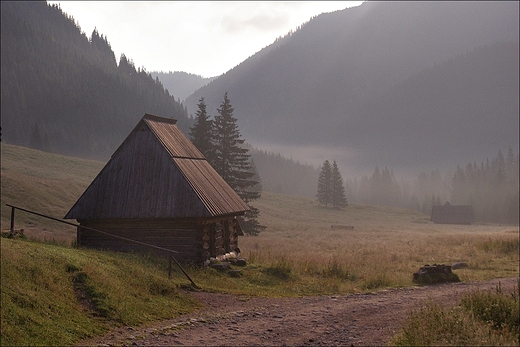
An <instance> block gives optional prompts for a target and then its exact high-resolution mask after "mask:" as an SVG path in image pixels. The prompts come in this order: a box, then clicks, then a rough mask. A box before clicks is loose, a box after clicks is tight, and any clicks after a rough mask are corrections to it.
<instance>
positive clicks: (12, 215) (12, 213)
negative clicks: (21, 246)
mask: <svg viewBox="0 0 520 347" xmlns="http://www.w3.org/2000/svg"><path fill="white" fill-rule="evenodd" d="M13 235H14V207H13V206H11V236H13Z"/></svg>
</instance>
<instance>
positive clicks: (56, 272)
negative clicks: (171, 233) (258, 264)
mask: <svg viewBox="0 0 520 347" xmlns="http://www.w3.org/2000/svg"><path fill="white" fill-rule="evenodd" d="M1 266H2V297H1V307H2V313H1V345H3V346H11V345H71V344H76V343H78V342H79V341H80V340H81V339H83V338H87V337H91V336H94V335H98V334H102V333H104V332H107V331H108V329H110V328H112V327H115V326H122V325H129V326H132V325H140V324H144V323H148V322H152V321H156V320H161V319H166V318H171V317H173V316H176V315H179V314H181V313H185V312H188V311H192V310H194V309H196V308H197V307H198V304H197V303H196V302H195V301H193V300H192V299H190V298H189V297H187V296H185V295H182V294H181V293H180V291H179V284H178V283H176V282H174V281H172V280H169V279H168V276H167V268H166V263H165V262H159V261H158V260H156V259H154V258H146V257H143V256H136V255H131V254H116V253H109V252H100V251H93V250H85V249H74V248H70V247H64V246H60V245H55V244H45V243H39V242H33V241H28V240H17V239H9V238H2V239H1Z"/></svg>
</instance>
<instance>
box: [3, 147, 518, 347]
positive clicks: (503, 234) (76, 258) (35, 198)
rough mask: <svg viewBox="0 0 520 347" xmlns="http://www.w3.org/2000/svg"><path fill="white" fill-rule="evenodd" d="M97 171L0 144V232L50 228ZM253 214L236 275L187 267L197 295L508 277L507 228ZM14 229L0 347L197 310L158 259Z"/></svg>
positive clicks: (180, 281) (305, 207)
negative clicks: (425, 278)
mask: <svg viewBox="0 0 520 347" xmlns="http://www.w3.org/2000/svg"><path fill="white" fill-rule="evenodd" d="M103 165H104V163H102V162H98V161H89V160H83V159H78V158H71V157H65V156H60V155H53V154H49V153H44V152H40V151H37V150H32V149H27V148H22V147H17V146H12V145H8V144H5V143H2V144H1V178H2V179H1V205H2V206H1V213H2V215H1V227H2V230H5V229H8V228H9V225H10V208H9V207H7V206H6V205H5V204H6V203H9V204H13V205H16V206H19V207H22V208H26V209H29V210H33V211H36V212H39V213H43V214H47V215H50V216H53V217H56V218H62V217H63V216H64V215H65V214H66V213H67V211H68V210H69V209H70V208H71V207H72V205H73V204H74V203H75V201H76V200H77V199H78V198H79V196H80V195H81V194H82V193H83V191H84V190H85V189H86V188H87V186H88V185H89V184H90V182H91V181H92V180H93V179H94V177H95V176H96V175H97V173H98V172H99V171H100V170H101V168H102V167H103ZM347 198H348V197H347ZM253 204H254V205H255V206H256V207H258V208H259V209H260V216H259V222H260V223H261V224H262V225H265V226H266V229H265V230H264V231H262V232H261V233H260V235H259V236H254V237H253V236H249V237H241V238H240V239H239V247H240V249H241V251H242V256H243V257H245V258H246V259H247V266H246V267H242V268H239V269H240V270H242V272H241V275H239V276H230V274H228V273H225V272H218V271H216V270H214V269H211V268H206V269H203V268H198V267H193V266H187V267H186V270H187V272H188V273H189V275H190V276H191V277H192V278H193V280H194V281H195V283H196V284H197V285H198V286H199V287H201V288H203V289H204V290H207V291H215V292H226V293H232V294H237V295H241V296H243V297H245V298H247V297H248V296H273V297H280V296H287V297H290V296H293V297H294V296H305V295H325V294H347V293H356V292H364V291H373V290H378V289H382V288H387V287H403V286H412V285H415V284H414V283H412V274H413V272H415V271H417V270H418V269H419V268H420V267H421V266H423V265H425V264H433V263H438V264H452V263H454V262H466V263H467V264H468V267H467V268H464V269H459V270H454V272H455V273H456V274H457V275H458V276H459V278H460V279H461V281H479V280H487V279H492V278H500V277H515V276H516V277H518V276H519V228H518V226H508V225H496V224H475V225H464V226H462V225H438V224H433V223H432V222H431V221H430V217H429V216H427V215H424V214H421V213H419V212H417V211H411V210H405V209H397V208H390V207H376V206H368V205H349V206H347V207H346V208H344V209H341V210H335V209H331V208H325V207H323V206H321V205H319V204H318V203H317V202H316V201H315V200H314V199H310V198H302V197H292V196H285V195H280V194H274V193H269V192H264V193H263V194H262V197H261V199H259V200H257V201H255V202H254V203H253ZM15 220H16V224H15V228H17V229H22V228H23V229H24V234H25V235H26V239H8V238H1V239H0V240H1V246H2V252H1V255H2V264H1V265H2V267H1V270H2V316H1V320H2V321H1V322H2V324H1V327H2V334H1V335H2V345H4V344H5V345H27V344H46V345H53V344H57V342H56V341H66V342H67V343H66V344H74V343H77V342H78V341H80V340H79V339H81V338H84V337H86V336H92V335H94V334H99V333H102V332H104V331H107V329H109V327H112V326H117V325H121V324H144V323H146V322H151V321H154V320H158V319H162V318H164V317H165V315H171V316H173V315H175V314H180V313H183V312H186V311H190V310H194V309H196V307H197V304H196V303H193V302H190V301H189V300H188V299H187V298H185V297H183V296H182V295H181V292H180V291H179V288H180V287H183V286H186V285H187V284H189V281H188V280H187V279H186V278H185V277H184V276H183V274H182V273H181V272H180V270H178V269H174V272H173V276H172V278H171V279H168V277H167V273H168V272H167V271H168V264H167V261H166V259H154V258H150V257H142V256H137V255H128V254H118V253H111V252H100V251H94V250H86V249H77V248H72V247H71V245H72V244H73V243H74V240H75V236H76V235H75V228H74V227H72V226H68V225H64V224H61V223H58V222H55V221H51V220H47V219H43V218H41V217H37V216H33V215H30V214H27V213H25V212H22V211H17V212H16V216H15ZM41 241H44V242H41ZM123 269H125V270H123ZM237 269H238V268H237ZM130 287H131V290H130V289H129V288H130ZM78 291H79V292H78ZM78 293H79V294H81V293H84V295H83V296H84V297H86V302H87V304H88V305H87V306H88V307H87V309H85V305H84V304H85V302H83V305H82V303H81V298H80V299H78ZM50 297H52V300H50V299H49V298H50ZM78 300H79V301H78ZM159 308H165V310H162V309H159ZM135 310H139V312H140V317H143V318H142V319H141V320H139V321H132V318H131V317H133V315H134V313H135ZM50 326H59V327H61V329H58V330H57V331H54V330H52V329H50ZM27 332H28V333H27ZM404 344H406V343H404Z"/></svg>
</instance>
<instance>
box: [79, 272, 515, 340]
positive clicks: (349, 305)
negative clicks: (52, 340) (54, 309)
mask: <svg viewBox="0 0 520 347" xmlns="http://www.w3.org/2000/svg"><path fill="white" fill-rule="evenodd" d="M499 283H500V284H501V286H502V289H503V290H504V292H509V291H512V290H513V288H515V286H516V285H517V283H518V278H502V279H495V280H491V281H485V282H470V283H454V284H441V285H434V286H425V287H409V288H399V289H390V290H382V291H378V292H375V293H364V294H351V295H341V296H319V297H304V298H281V299H273V298H244V297H240V296H234V295H227V294H215V293H205V292H193V293H190V295H193V296H194V297H196V298H197V299H199V300H200V301H201V302H202V303H203V304H204V308H203V309H201V310H200V311H198V312H195V313H191V314H188V315H184V316H181V317H178V318H176V319H172V320H167V321H163V322H161V323H158V324H155V325H153V326H149V327H143V328H133V327H126V328H121V329H118V330H116V331H113V332H111V333H109V334H107V335H106V336H103V337H99V338H96V339H92V340H89V341H83V342H82V343H81V344H82V345H98V346H99V345H106V346H112V345H118V346H120V345H129V346H130V345H133V346H307V345H308V346H352V345H353V346H381V345H385V344H387V343H388V341H389V340H390V338H391V337H392V336H393V335H394V334H395V333H396V332H397V331H398V330H399V328H400V327H401V325H402V324H403V323H404V322H405V320H406V318H407V317H408V315H409V313H410V311H412V310H414V309H417V308H419V307H420V306H421V305H424V304H425V303H426V302H428V300H433V301H435V302H437V303H443V304H445V305H452V304H456V303H458V301H459V299H460V297H461V295H463V294H465V293H467V292H469V291H473V290H476V289H482V290H494V289H495V288H496V286H497V285H498V284H499Z"/></svg>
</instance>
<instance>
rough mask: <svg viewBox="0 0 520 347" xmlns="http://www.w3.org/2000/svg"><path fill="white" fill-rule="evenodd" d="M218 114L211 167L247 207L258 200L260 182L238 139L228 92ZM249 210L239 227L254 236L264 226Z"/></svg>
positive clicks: (239, 138)
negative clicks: (256, 178)
mask: <svg viewBox="0 0 520 347" xmlns="http://www.w3.org/2000/svg"><path fill="white" fill-rule="evenodd" d="M217 111H218V115H216V116H215V119H214V122H213V124H214V133H213V135H214V137H213V143H214V144H215V152H214V162H213V163H212V164H213V167H214V168H215V170H217V172H218V173H219V174H220V176H222V178H224V180H225V181H226V182H227V183H228V184H229V185H230V186H231V188H233V189H234V190H235V191H236V192H237V194H238V195H239V196H240V197H241V198H242V200H244V201H245V202H246V203H247V204H248V205H249V203H250V202H251V201H254V200H256V199H258V198H259V197H260V191H259V190H258V187H259V184H260V182H259V180H255V179H254V177H255V175H256V176H257V175H258V174H257V172H256V168H255V167H254V166H253V165H252V164H251V162H250V156H251V155H250V154H248V152H249V150H248V149H247V148H244V146H243V145H244V142H245V140H244V139H242V138H241V135H240V131H239V129H238V125H237V119H236V118H235V117H234V116H233V111H234V108H233V107H232V105H231V102H230V100H229V98H228V96H227V92H226V93H225V94H224V101H223V102H222V104H221V105H220V108H219V109H217ZM249 207H250V208H251V211H249V212H246V214H245V215H244V217H243V218H241V224H242V227H243V229H244V232H245V233H247V234H249V235H256V234H258V233H259V232H260V231H261V230H262V229H263V228H264V227H263V226H261V225H260V224H258V222H257V217H258V213H259V211H258V209H256V208H253V207H251V206H249Z"/></svg>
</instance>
